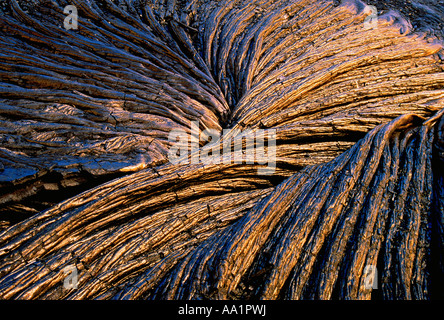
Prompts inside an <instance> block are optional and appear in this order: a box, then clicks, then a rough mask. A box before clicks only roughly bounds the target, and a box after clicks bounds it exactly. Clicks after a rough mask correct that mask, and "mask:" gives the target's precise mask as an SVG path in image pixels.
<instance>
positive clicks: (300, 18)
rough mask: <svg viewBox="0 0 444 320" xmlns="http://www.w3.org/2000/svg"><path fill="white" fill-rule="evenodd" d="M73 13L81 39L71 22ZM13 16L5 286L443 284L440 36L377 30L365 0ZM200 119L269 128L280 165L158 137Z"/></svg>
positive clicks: (258, 289)
mask: <svg viewBox="0 0 444 320" xmlns="http://www.w3.org/2000/svg"><path fill="white" fill-rule="evenodd" d="M68 4H70V5H74V6H76V8H77V9H78V29H76V30H75V29H71V30H66V29H65V28H63V21H64V19H65V18H66V14H65V13H64V11H63V9H64V7H65V6H66V5H68ZM3 10H4V13H3V14H2V15H1V16H0V33H1V37H0V48H1V52H0V92H1V96H0V137H1V139H2V140H1V145H0V147H1V148H0V160H1V167H0V170H1V172H0V196H1V198H0V199H1V200H0V201H1V203H2V205H1V206H2V207H3V208H2V210H1V213H2V216H0V219H3V220H4V221H9V225H8V224H7V223H6V222H5V227H4V230H3V231H2V232H1V233H0V257H1V259H0V297H2V298H7V299H16V298H22V299H34V298H41V299H48V298H51V299H93V298H100V299H110V298H116V299H135V298H145V299H158V298H168V299H183V298H191V299H202V298H210V299H222V298H224V299H225V298H240V299H248V298H265V299H278V298H282V299H319V298H322V299H336V298H348V299H369V298H371V297H374V295H376V296H378V297H383V298H386V299H393V298H397V299H410V298H418V299H429V298H431V297H433V296H434V295H435V294H436V292H438V291H439V290H438V289H436V288H438V287H439V285H440V282H439V279H442V275H443V271H444V269H443V261H442V245H443V241H444V240H443V239H444V238H443V219H444V218H443V212H444V211H443V210H444V203H443V199H444V197H443V192H444V191H443V184H444V183H443V175H442V167H443V160H444V159H443V148H444V139H443V127H444V125H443V123H444V122H443V121H444V120H443V117H442V109H443V106H444V72H443V61H442V56H443V55H442V43H441V42H440V41H438V40H437V38H435V37H434V36H432V35H430V34H426V33H419V32H417V31H413V30H412V27H411V25H410V23H409V22H408V21H406V20H405V19H404V18H403V17H402V16H401V15H400V14H399V13H397V12H395V11H389V12H385V13H384V14H377V15H376V17H375V16H373V17H371V18H372V20H371V21H370V20H369V19H368V18H369V14H374V12H373V13H372V10H369V7H368V6H366V5H365V4H364V3H363V2H361V1H343V2H341V3H340V4H336V3H335V2H334V1H306V0H288V1H268V0H267V1H265V0H264V1H262V0H256V1H252V0H248V1H247V0H245V1H240V0H239V1H228V0H227V1H205V0H200V1H198V0H190V1H166V0H160V1H155V0H152V1H142V0H139V1H130V0H127V1H120V2H119V1H111V0H96V1H93V0H72V1H70V3H68V2H66V1H63V0H57V1H55V0H54V1H46V2H43V1H35V2H34V4H32V3H30V2H25V1H19V0H12V1H10V5H9V6H6V7H4V8H3ZM192 121H195V122H196V121H197V122H198V123H199V129H200V130H204V129H211V130H214V131H216V132H219V133H221V134H222V132H223V136H222V140H225V141H229V140H228V138H233V140H232V143H235V142H236V139H239V138H238V136H237V135H236V133H237V132H239V131H242V130H250V131H251V132H253V133H254V132H258V131H259V130H264V129H273V130H275V134H276V145H277V148H276V153H275V164H276V169H275V171H274V173H273V174H272V175H261V174H258V170H257V169H258V168H260V167H261V164H258V163H253V164H251V163H227V162H223V161H219V162H217V161H214V162H212V163H191V164H188V165H184V164H180V163H179V164H173V163H171V162H170V161H169V159H168V150H169V148H170V147H171V144H172V142H171V141H170V140H169V139H168V134H169V133H170V132H171V131H172V130H174V129H181V130H184V132H186V133H190V134H191V131H192V130H191V129H192V128H191V123H192ZM222 129H226V130H224V131H222ZM194 138H196V137H194ZM199 143H200V146H201V147H203V146H204V143H205V141H200V142H199ZM191 156H192V155H191ZM212 157H217V155H212ZM132 172H134V173H132ZM100 177H101V178H100ZM99 178H100V179H101V180H100V179H99ZM94 179H96V180H94ZM91 181H95V184H94V183H92V182H91ZM73 186H80V189H81V190H85V191H83V192H81V193H80V191H79V190H80V189H72V188H73ZM60 190H62V191H60ZM72 190H77V192H74V193H73V191H72ZM64 192H66V193H64ZM42 194H45V195H46V197H45V198H42ZM56 194H57V197H56V196H55V195H56ZM60 194H62V196H60ZM67 194H71V195H73V196H72V197H68V196H66V195H67ZM48 195H49V197H48ZM53 195H54V198H53V200H48V198H51V197H53ZM63 195H65V197H63ZM39 199H40V200H39ZM41 199H45V200H41ZM56 199H57V200H56ZM51 201H52V202H51ZM20 212H21V213H23V212H25V214H24V216H25V217H28V218H26V219H16V220H14V219H12V218H10V217H11V216H12V215H14V214H19V213H20ZM17 220H21V221H17ZM67 267H74V268H75V269H76V270H77V272H78V283H77V288H75V289H74V288H68V289H67V288H65V287H64V286H63V282H64V281H63V280H64V278H65V276H66V275H65V273H64V270H66V268H67ZM369 267H370V269H369ZM368 270H377V279H378V280H377V281H378V286H379V287H378V289H377V290H375V289H373V288H374V286H368V283H367V282H368Z"/></svg>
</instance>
